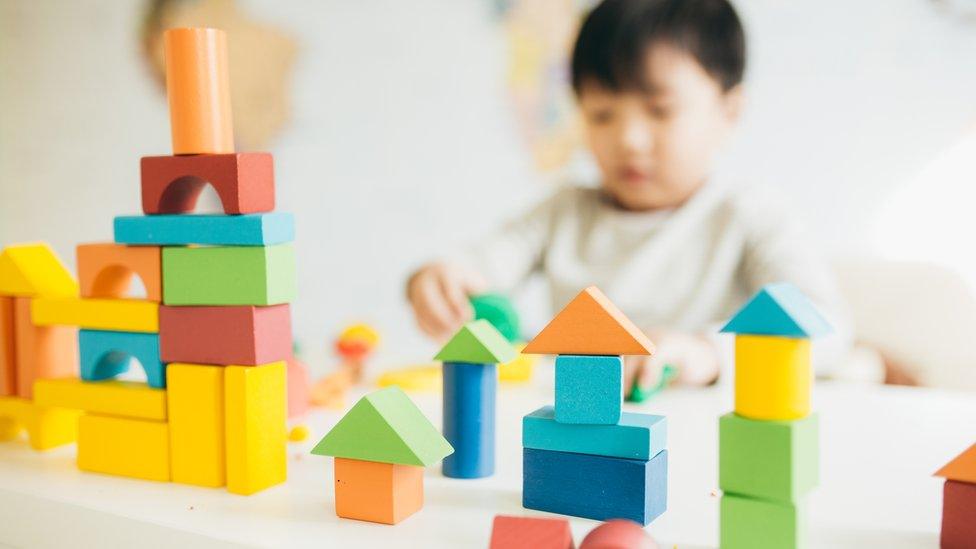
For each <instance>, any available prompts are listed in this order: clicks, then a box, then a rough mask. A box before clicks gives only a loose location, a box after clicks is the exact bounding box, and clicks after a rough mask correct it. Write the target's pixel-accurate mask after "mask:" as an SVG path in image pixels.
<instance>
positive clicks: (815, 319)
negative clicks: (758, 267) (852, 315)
mask: <svg viewBox="0 0 976 549" xmlns="http://www.w3.org/2000/svg"><path fill="white" fill-rule="evenodd" d="M721 331H722V332H724V333H733V334H751V335H768V336H781V337H798V338H810V337H818V336H821V335H825V334H828V333H830V332H831V327H830V324H828V323H827V321H826V320H825V319H824V317H823V316H821V315H820V313H819V312H818V311H817V309H816V307H814V306H813V304H812V303H810V301H809V300H808V299H807V297H806V296H805V295H803V293H802V292H800V290H798V289H797V288H796V286H793V285H792V284H789V283H786V282H780V283H776V284H768V285H766V286H763V287H762V289H761V290H759V291H758V292H757V293H756V295H754V296H753V297H752V299H750V300H749V301H748V302H747V303H746V304H745V305H744V306H743V307H742V308H741V309H739V312H737V313H736V314H735V315H734V316H733V317H732V319H731V320H729V322H728V323H727V324H726V325H725V326H724V327H723V328H722V330H721Z"/></svg>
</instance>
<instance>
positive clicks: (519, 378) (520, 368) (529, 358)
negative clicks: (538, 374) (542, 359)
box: [498, 343, 539, 383]
mask: <svg viewBox="0 0 976 549" xmlns="http://www.w3.org/2000/svg"><path fill="white" fill-rule="evenodd" d="M513 346H514V347H515V352H516V353H517V354H516V355H515V358H513V359H512V360H509V361H508V362H503V363H501V364H499V365H498V381H500V382H502V383H526V382H529V381H531V380H532V371H533V369H534V367H535V363H536V361H537V360H538V358H539V357H537V356H535V355H525V354H522V349H524V348H525V343H517V344H515V345H513Z"/></svg>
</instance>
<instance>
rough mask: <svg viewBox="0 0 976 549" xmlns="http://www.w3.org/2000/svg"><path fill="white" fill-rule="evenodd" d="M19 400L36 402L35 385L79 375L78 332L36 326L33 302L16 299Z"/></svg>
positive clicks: (26, 299) (15, 334) (56, 327)
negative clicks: (54, 378) (32, 312)
mask: <svg viewBox="0 0 976 549" xmlns="http://www.w3.org/2000/svg"><path fill="white" fill-rule="evenodd" d="M14 350H15V356H16V359H15V360H16V362H17V373H16V378H17V396H20V397H23V398H32V397H33V395H34V381H35V380H37V379H47V378H53V377H68V376H72V375H75V374H76V372H77V371H78V328H76V327H73V326H35V325H34V323H33V322H32V321H31V298H29V297H18V298H14Z"/></svg>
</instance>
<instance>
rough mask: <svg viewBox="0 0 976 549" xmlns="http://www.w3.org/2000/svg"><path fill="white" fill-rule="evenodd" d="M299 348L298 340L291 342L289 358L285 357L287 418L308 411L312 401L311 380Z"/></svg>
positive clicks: (301, 414)
mask: <svg viewBox="0 0 976 549" xmlns="http://www.w3.org/2000/svg"><path fill="white" fill-rule="evenodd" d="M300 356H301V349H300V347H299V346H298V342H295V343H293V344H292V353H291V358H289V359H287V361H286V362H287V365H288V369H287V372H286V376H287V380H288V419H296V418H299V417H301V416H304V415H305V414H306V413H307V412H308V408H309V405H310V404H311V403H312V399H311V395H310V387H309V386H310V385H311V380H310V379H309V376H308V366H306V365H305V363H304V362H303V361H302V360H301V358H299V357H300Z"/></svg>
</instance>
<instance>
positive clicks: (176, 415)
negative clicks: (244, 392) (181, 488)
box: [166, 364, 260, 487]
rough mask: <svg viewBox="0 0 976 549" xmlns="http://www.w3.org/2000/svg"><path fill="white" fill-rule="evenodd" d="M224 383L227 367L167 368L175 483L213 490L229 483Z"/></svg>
mask: <svg viewBox="0 0 976 549" xmlns="http://www.w3.org/2000/svg"><path fill="white" fill-rule="evenodd" d="M224 383H225V381H224V367H223V366H204V365H200V364H170V365H168V366H167V367H166V396H167V399H168V402H169V414H170V416H169V442H170V457H171V459H170V463H171V467H172V474H173V482H179V483H182V484H194V485H197V486H210V487H217V486H223V485H224V484H225V483H226V481H227V480H226V479H227V476H226V469H225V468H224V456H225V455H224V406H225V404H224ZM257 404H260V403H257Z"/></svg>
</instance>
